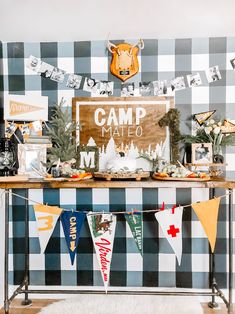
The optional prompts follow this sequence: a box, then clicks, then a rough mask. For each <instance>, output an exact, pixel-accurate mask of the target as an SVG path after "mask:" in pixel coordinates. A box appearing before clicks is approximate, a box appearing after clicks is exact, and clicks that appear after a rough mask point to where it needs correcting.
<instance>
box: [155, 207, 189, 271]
mask: <svg viewBox="0 0 235 314" xmlns="http://www.w3.org/2000/svg"><path fill="white" fill-rule="evenodd" d="M182 214H183V207H181V206H180V207H173V208H172V210H168V209H165V210H161V211H159V212H157V213H156V214H155V217H156V219H157V221H158V223H159V225H160V227H161V229H162V232H163V234H164V236H165V237H166V239H167V240H168V242H169V244H170V246H171V247H172V249H173V251H174V253H175V255H176V257H177V260H178V264H179V265H180V263H181V256H182Z"/></svg>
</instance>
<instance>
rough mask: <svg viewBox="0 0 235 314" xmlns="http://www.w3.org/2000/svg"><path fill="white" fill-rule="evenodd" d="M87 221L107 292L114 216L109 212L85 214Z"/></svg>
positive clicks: (114, 225) (114, 226) (114, 223)
mask: <svg viewBox="0 0 235 314" xmlns="http://www.w3.org/2000/svg"><path fill="white" fill-rule="evenodd" d="M87 221H88V225H89V228H90V231H91V235H92V240H93V243H94V247H95V251H96V255H97V259H98V264H99V267H100V271H101V275H102V279H103V282H104V287H105V291H106V293H107V288H108V283H109V274H110V265H111V260H112V253H113V241H114V234H115V228H116V216H114V215H112V214H109V213H107V214H97V215H94V214H87Z"/></svg>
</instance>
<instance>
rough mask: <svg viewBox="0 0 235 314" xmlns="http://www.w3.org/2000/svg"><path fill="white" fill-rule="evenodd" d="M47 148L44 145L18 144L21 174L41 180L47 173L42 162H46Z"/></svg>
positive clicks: (19, 171) (19, 170)
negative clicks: (42, 175)
mask: <svg viewBox="0 0 235 314" xmlns="http://www.w3.org/2000/svg"><path fill="white" fill-rule="evenodd" d="M46 150H47V147H46V145H43V144H18V160H19V169H18V173H19V174H28V175H29V176H30V177H31V178H40V177H41V175H40V174H43V173H45V172H46V168H45V167H44V166H43V164H42V162H44V163H45V162H46V153H47V151H46Z"/></svg>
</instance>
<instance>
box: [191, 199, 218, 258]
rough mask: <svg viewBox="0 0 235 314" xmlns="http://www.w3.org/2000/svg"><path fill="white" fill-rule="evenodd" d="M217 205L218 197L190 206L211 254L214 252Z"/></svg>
mask: <svg viewBox="0 0 235 314" xmlns="http://www.w3.org/2000/svg"><path fill="white" fill-rule="evenodd" d="M219 204H220V197H216V198H214V199H211V200H209V201H205V202H199V203H193V204H192V208H193V209H194V211H195V213H196V215H197V217H198V219H199V220H200V222H201V224H202V226H203V229H204V231H205V233H206V235H207V237H208V240H209V243H210V247H211V251H212V253H213V252H214V250H215V242H216V236H217V221H218V212H219Z"/></svg>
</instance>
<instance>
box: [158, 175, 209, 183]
mask: <svg viewBox="0 0 235 314" xmlns="http://www.w3.org/2000/svg"><path fill="white" fill-rule="evenodd" d="M152 178H153V179H155V180H161V181H194V182H205V181H210V180H211V178H210V177H209V176H206V177H204V178H187V177H183V178H176V177H161V176H158V175H156V174H153V175H152Z"/></svg>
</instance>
